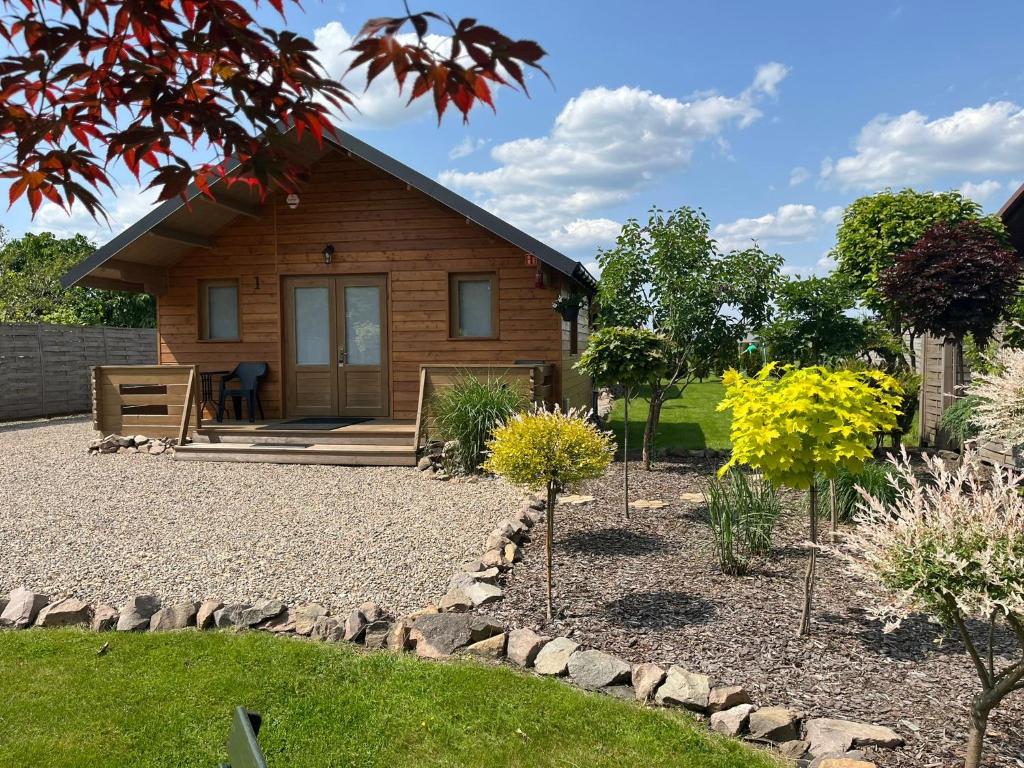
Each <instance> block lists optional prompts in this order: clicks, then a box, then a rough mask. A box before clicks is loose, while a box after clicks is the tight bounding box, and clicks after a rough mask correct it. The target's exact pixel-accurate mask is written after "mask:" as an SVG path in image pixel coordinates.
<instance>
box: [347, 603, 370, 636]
mask: <svg viewBox="0 0 1024 768" xmlns="http://www.w3.org/2000/svg"><path fill="white" fill-rule="evenodd" d="M365 633H366V617H365V616H364V615H363V612H362V611H360V610H359V609H356V610H354V611H352V612H351V613H350V614H349V615H348V616H347V617H346V618H345V640H347V641H348V642H350V643H358V642H360V641H361V640H362V639H363V635H364V634H365Z"/></svg>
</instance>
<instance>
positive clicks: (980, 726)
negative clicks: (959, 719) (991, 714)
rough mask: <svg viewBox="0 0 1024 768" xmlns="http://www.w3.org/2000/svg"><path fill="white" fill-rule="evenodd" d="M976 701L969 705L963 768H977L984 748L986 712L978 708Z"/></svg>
mask: <svg viewBox="0 0 1024 768" xmlns="http://www.w3.org/2000/svg"><path fill="white" fill-rule="evenodd" d="M978 703H979V702H978V700H977V699H975V700H974V701H973V702H972V703H971V727H970V730H969V731H968V734H967V754H966V755H965V756H964V768H979V766H980V765H981V753H982V751H983V750H984V748H985V731H986V730H988V710H987V709H983V708H981V707H979V706H978Z"/></svg>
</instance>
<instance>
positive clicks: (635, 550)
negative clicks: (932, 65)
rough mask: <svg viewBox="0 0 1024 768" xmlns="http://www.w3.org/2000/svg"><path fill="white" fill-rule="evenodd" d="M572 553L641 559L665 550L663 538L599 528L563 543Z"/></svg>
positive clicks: (624, 529)
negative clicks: (640, 557) (643, 556)
mask: <svg viewBox="0 0 1024 768" xmlns="http://www.w3.org/2000/svg"><path fill="white" fill-rule="evenodd" d="M560 543H561V545H562V546H563V547H565V549H568V550H569V551H570V552H579V553H581V554H586V555H607V556H623V557H639V556H640V555H649V554H651V553H652V552H657V551H658V550H660V549H664V547H665V542H664V540H663V539H662V537H661V536H655V535H653V534H650V533H640V532H638V531H631V530H629V529H628V528H599V529H598V530H596V531H581V532H580V533H574V534H572V535H570V536H568V537H566V538H565V539H563V540H562V541H561V542H560Z"/></svg>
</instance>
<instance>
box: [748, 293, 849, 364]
mask: <svg viewBox="0 0 1024 768" xmlns="http://www.w3.org/2000/svg"><path fill="white" fill-rule="evenodd" d="M775 302H776V304H777V307H778V309H777V312H776V318H775V320H774V321H773V322H772V323H771V324H770V325H768V326H767V327H766V328H765V329H764V330H763V331H762V338H763V339H764V341H765V343H767V344H768V348H769V350H770V354H771V356H772V358H773V359H775V360H785V361H786V362H791V363H796V364H798V365H836V364H838V363H841V362H843V361H844V360H846V359H848V358H851V357H853V356H855V355H857V354H858V353H860V352H861V350H862V349H863V348H864V344H865V342H866V340H867V331H866V329H865V326H864V324H863V323H862V322H861V321H860V320H858V319H857V318H855V317H851V316H850V315H849V314H848V312H849V311H850V310H852V309H854V308H855V306H856V304H857V295H856V293H855V292H854V290H853V289H852V288H851V286H850V284H849V280H848V279H847V278H845V277H843V276H842V275H838V274H835V273H833V274H832V275H829V276H827V277H808V278H800V277H799V276H797V277H794V278H791V279H789V280H786V281H784V282H783V283H782V284H781V285H780V286H779V290H778V294H777V296H776V299H775Z"/></svg>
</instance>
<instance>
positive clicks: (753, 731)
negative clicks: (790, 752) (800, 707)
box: [747, 707, 800, 744]
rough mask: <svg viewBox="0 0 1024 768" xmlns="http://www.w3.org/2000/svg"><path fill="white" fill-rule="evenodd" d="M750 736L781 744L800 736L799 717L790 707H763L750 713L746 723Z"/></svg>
mask: <svg viewBox="0 0 1024 768" xmlns="http://www.w3.org/2000/svg"><path fill="white" fill-rule="evenodd" d="M747 727H748V728H749V729H750V738H752V739H755V740H758V741H771V742H773V743H775V744H781V743H782V742H784V741H793V740H794V739H799V738H800V718H799V716H798V715H797V714H796V713H795V712H793V710H791V709H784V708H783V707H765V708H764V709H759V710H757V711H756V712H753V713H751V715H750V720H749V722H748V724H747Z"/></svg>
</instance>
